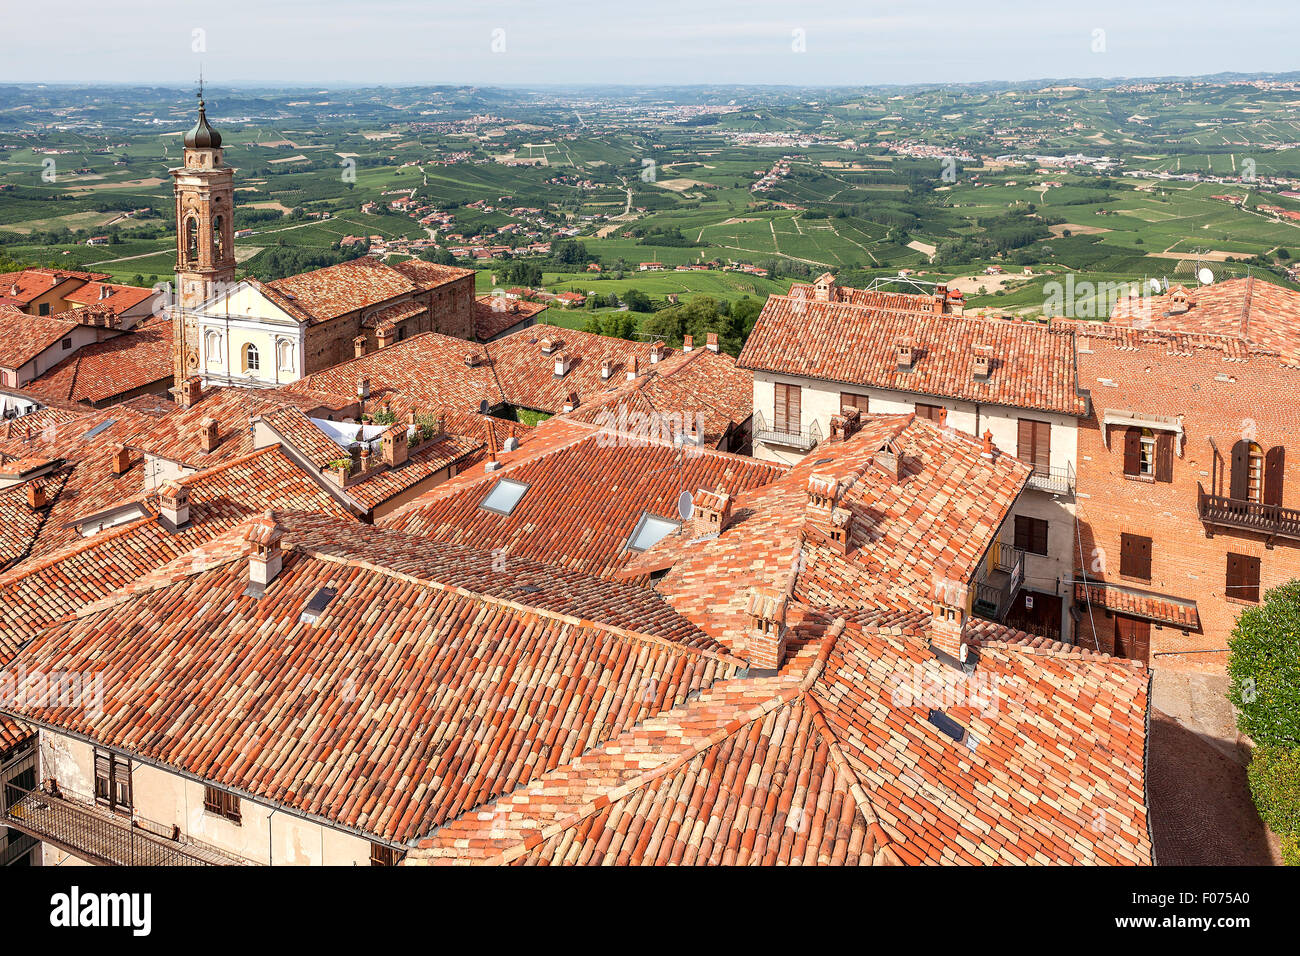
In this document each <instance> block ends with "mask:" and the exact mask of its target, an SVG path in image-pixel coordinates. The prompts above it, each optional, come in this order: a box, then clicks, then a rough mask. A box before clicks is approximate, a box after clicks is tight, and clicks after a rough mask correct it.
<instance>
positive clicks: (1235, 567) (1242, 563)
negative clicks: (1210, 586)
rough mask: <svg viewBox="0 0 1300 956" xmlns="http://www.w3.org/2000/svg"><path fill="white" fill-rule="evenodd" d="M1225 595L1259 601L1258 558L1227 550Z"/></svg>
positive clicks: (1254, 601) (1240, 599)
mask: <svg viewBox="0 0 1300 956" xmlns="http://www.w3.org/2000/svg"><path fill="white" fill-rule="evenodd" d="M1226 592H1227V596H1228V597H1230V598H1234V599H1236V600H1238V601H1250V602H1251V603H1254V604H1257V603H1259V558H1256V557H1253V556H1252V555H1249V554H1233V553H1232V552H1228V574H1227V581H1226Z"/></svg>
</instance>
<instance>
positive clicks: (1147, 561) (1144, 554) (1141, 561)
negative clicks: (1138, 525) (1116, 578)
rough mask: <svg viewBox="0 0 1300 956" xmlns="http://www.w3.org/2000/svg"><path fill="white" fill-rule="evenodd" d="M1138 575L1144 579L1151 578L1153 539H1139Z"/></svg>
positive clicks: (1148, 579)
mask: <svg viewBox="0 0 1300 956" xmlns="http://www.w3.org/2000/svg"><path fill="white" fill-rule="evenodd" d="M1137 571H1138V573H1137V577H1139V578H1141V579H1142V580H1144V581H1150V580H1151V539H1150V538H1141V537H1140V538H1138V539H1137Z"/></svg>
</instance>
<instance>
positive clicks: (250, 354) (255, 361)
mask: <svg viewBox="0 0 1300 956" xmlns="http://www.w3.org/2000/svg"><path fill="white" fill-rule="evenodd" d="M261 367H262V361H261V358H260V357H259V356H258V354H257V346H256V345H245V346H244V371H245V372H256V371H257V370H258V369H260V368H261Z"/></svg>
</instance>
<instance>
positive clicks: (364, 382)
mask: <svg viewBox="0 0 1300 956" xmlns="http://www.w3.org/2000/svg"><path fill="white" fill-rule="evenodd" d="M369 397H370V376H368V375H362V376H361V377H360V378H358V379H357V398H359V399H361V400H362V401H363V402H364V401H365V400H366V399H367V398H369Z"/></svg>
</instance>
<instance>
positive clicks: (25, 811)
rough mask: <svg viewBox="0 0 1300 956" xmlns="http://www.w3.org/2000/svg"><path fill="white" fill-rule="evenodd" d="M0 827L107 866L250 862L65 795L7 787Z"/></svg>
mask: <svg viewBox="0 0 1300 956" xmlns="http://www.w3.org/2000/svg"><path fill="white" fill-rule="evenodd" d="M4 797H5V799H4V806H5V808H6V812H5V814H4V817H3V819H0V823H3V824H4V825H6V826H8V827H11V828H12V829H15V830H19V831H21V832H22V833H26V834H28V835H29V836H32V837H34V838H36V839H37V840H41V841H42V842H45V843H49V844H52V845H53V846H56V847H58V848H59V849H62V850H65V851H66V852H68V853H72V854H73V855H75V856H78V857H80V858H81V859H83V860H87V861H89V862H91V863H98V864H100V865H101V866H238V865H241V864H246V863H247V862H248V861H246V860H243V859H240V858H239V857H237V856H235V855H233V854H230V853H226V852H224V851H222V850H219V849H217V848H216V847H212V846H208V845H207V844H204V843H200V842H198V841H195V840H189V839H186V838H185V837H184V836H182V835H181V834H180V833H179V832H178V830H177V829H175V828H173V830H172V836H170V837H168V836H163V835H160V834H159V833H154V832H150V829H148V828H149V827H153V828H156V829H162V828H161V827H159V826H158V825H156V824H148V823H147V822H146V821H143V820H141V819H139V818H138V817H135V818H133V817H131V816H126V815H122V814H117V813H114V812H113V811H111V810H108V809H106V808H104V807H101V806H98V805H97V804H95V803H94V802H93V801H91V800H88V799H86V798H77V797H74V796H73V795H72V794H70V793H68V792H66V791H63V790H56V791H48V790H45V789H40V790H26V789H23V788H22V787H18V786H16V785H14V784H6V785H5V794H4Z"/></svg>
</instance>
